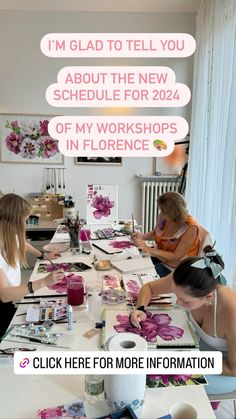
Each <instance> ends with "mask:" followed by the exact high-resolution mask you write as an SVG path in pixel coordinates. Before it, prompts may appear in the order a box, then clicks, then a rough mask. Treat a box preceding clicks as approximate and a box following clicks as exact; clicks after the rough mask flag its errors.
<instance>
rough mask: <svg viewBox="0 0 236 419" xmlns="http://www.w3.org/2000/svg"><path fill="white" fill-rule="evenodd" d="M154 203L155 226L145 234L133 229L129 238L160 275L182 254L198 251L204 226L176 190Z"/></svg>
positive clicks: (169, 268)
mask: <svg viewBox="0 0 236 419" xmlns="http://www.w3.org/2000/svg"><path fill="white" fill-rule="evenodd" d="M157 206H158V209H159V216H158V219H157V224H156V226H155V228H154V229H153V230H152V231H149V232H148V233H145V234H140V233H138V232H135V233H134V234H133V235H132V238H133V240H134V242H135V244H136V245H137V247H138V248H139V249H140V250H142V251H144V252H145V253H147V254H149V255H150V256H151V257H152V259H153V263H154V264H155V268H156V271H157V273H158V274H159V276H160V277H163V276H166V275H168V273H170V272H171V271H172V270H173V269H174V268H176V266H178V264H179V263H180V262H181V260H183V259H184V258H186V257H190V256H198V255H199V254H200V245H201V241H202V237H201V236H202V233H203V231H204V232H206V230H204V229H203V227H201V226H200V225H199V224H198V222H197V221H196V220H195V219H194V218H193V217H192V216H191V215H190V214H189V213H188V210H187V204H186V201H185V199H184V197H183V196H182V195H180V194H179V193H178V192H166V193H164V194H163V195H161V196H159V198H158V199H157ZM146 240H154V241H155V244H156V246H155V247H150V246H148V245H147V244H146V243H145V241H146ZM211 244H212V243H211Z"/></svg>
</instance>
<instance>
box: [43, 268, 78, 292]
mask: <svg viewBox="0 0 236 419" xmlns="http://www.w3.org/2000/svg"><path fill="white" fill-rule="evenodd" d="M69 279H75V280H76V281H78V282H83V278H82V276H80V275H75V274H72V273H71V274H68V275H65V276H64V278H63V279H62V280H61V281H60V282H58V283H57V284H53V285H49V286H48V288H49V289H50V290H54V291H56V292H57V293H58V294H64V293H66V292H67V282H68V281H69Z"/></svg>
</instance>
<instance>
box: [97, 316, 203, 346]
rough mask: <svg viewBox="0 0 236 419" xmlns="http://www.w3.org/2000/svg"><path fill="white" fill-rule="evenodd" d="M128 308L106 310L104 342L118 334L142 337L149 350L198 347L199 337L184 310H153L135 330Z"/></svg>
mask: <svg viewBox="0 0 236 419" xmlns="http://www.w3.org/2000/svg"><path fill="white" fill-rule="evenodd" d="M129 314H130V310H129V309H119V310H117V309H110V310H105V311H104V320H105V328H104V336H103V338H104V342H106V340H107V339H108V337H109V336H111V335H113V334H114V333H115V332H117V333H123V332H131V333H135V334H138V335H140V336H142V337H143V338H144V339H145V340H146V341H147V344H148V348H149V349H155V348H158V347H172V348H174V347H193V348H195V347H197V339H196V336H195V334H194V332H193V330H192V328H191V326H190V323H189V321H188V318H187V315H186V313H185V311H184V310H183V309H181V308H179V309H176V308H171V309H165V310H164V309H162V310H161V309H153V308H150V309H148V311H147V318H146V320H144V321H142V322H141V323H140V325H141V328H140V329H139V328H137V327H133V326H132V325H131V324H130V321H129Z"/></svg>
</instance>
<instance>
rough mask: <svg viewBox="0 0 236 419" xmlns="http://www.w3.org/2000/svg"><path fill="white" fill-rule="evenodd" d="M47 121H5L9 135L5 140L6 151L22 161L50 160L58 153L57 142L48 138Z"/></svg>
mask: <svg viewBox="0 0 236 419" xmlns="http://www.w3.org/2000/svg"><path fill="white" fill-rule="evenodd" d="M48 123H49V121H48V120H42V121H39V122H36V121H6V124H5V128H8V129H9V130H11V131H10V133H9V134H8V135H7V136H6V138H5V143H6V146H7V149H8V150H9V151H11V152H12V153H14V154H18V155H19V156H21V157H22V158H23V159H30V160H33V159H35V157H41V158H42V159H44V160H45V159H50V158H51V157H53V156H55V155H56V154H58V153H59V148H58V141H56V140H54V139H53V138H51V137H50V136H49V133H48Z"/></svg>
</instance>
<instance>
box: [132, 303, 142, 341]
mask: <svg viewBox="0 0 236 419" xmlns="http://www.w3.org/2000/svg"><path fill="white" fill-rule="evenodd" d="M130 301H131V304H132V309H133V311H135V307H134V303H133V300H132V298H131V299H130ZM138 328H139V330H140V333H141V335H142V328H141V324H140V323H139V322H138Z"/></svg>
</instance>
